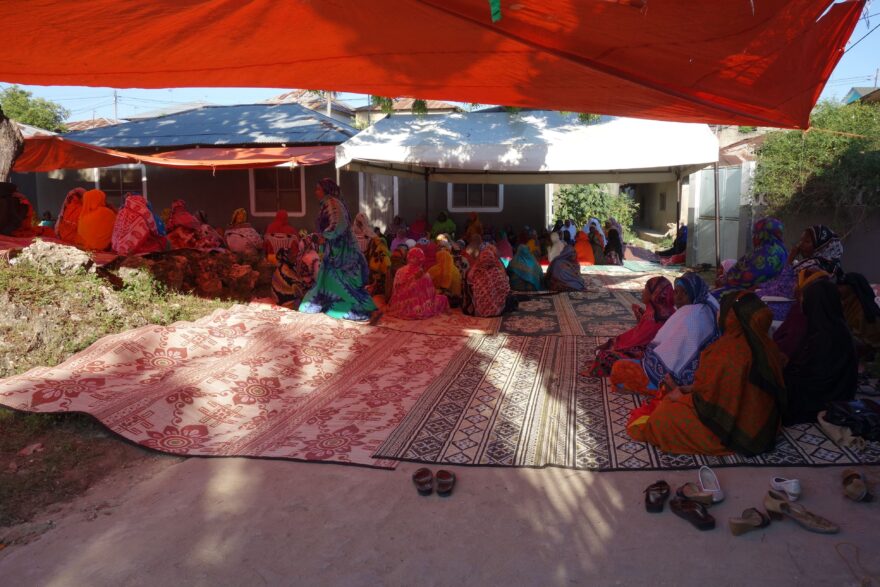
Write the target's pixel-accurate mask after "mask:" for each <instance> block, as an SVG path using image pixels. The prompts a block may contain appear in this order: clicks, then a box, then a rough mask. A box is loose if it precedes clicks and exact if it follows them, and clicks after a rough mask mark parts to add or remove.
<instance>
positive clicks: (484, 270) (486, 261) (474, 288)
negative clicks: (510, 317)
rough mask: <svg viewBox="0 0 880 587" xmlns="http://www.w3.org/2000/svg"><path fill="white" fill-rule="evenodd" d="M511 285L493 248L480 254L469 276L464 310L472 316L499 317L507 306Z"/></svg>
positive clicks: (465, 290)
mask: <svg viewBox="0 0 880 587" xmlns="http://www.w3.org/2000/svg"><path fill="white" fill-rule="evenodd" d="M509 295H510V282H509V281H508V280H507V273H505V271H504V265H503V264H502V263H501V260H500V259H499V258H498V252H497V251H496V250H495V247H494V246H492V245H488V246H486V247H485V248H484V249H483V250H482V251H480V256H479V257H478V258H477V261H476V263H475V264H474V265H473V267H471V269H470V271H468V273H467V278H466V280H465V284H464V296H463V301H462V311H463V312H464V313H465V314H468V315H470V316H482V317H489V316H500V315H501V314H503V313H504V311H505V309H506V308H507V307H508V304H509V301H508V297H509Z"/></svg>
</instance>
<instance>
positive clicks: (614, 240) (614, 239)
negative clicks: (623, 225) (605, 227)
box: [605, 228, 623, 262]
mask: <svg viewBox="0 0 880 587" xmlns="http://www.w3.org/2000/svg"><path fill="white" fill-rule="evenodd" d="M611 252H615V253H617V257H618V259H619V260H620V261H621V262H623V243H622V242H621V240H620V234H619V233H618V232H617V229H616V228H612V229H610V230H609V231H608V243H607V244H606V245H605V255H606V256H608V255H609V254H610V253H611Z"/></svg>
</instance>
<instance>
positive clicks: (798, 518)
mask: <svg viewBox="0 0 880 587" xmlns="http://www.w3.org/2000/svg"><path fill="white" fill-rule="evenodd" d="M764 509H766V510H767V513H768V514H769V515H770V518H771V519H773V520H777V521H778V520H782V519H784V518H785V517H786V516H788V517H789V518H791V519H792V520H794V521H795V522H797V523H798V524H800V525H801V527H802V528H804V529H805V530H809V531H810V532H817V533H819V534H837V533H838V532H840V527H839V526H838V525H837V524H835V523H834V522H832V521H830V520H826V519H825V518H823V517H822V516H819V515H816V514H814V513H813V512H811V511H809V510H807V508H805V507H804V506H802V505H800V504H798V503H791V502H790V501H788V498H787V497H786V496H785V494H783V493H779V492H778V491H773V490H772V489H771V490H770V491H769V492H767V495H765V496H764Z"/></svg>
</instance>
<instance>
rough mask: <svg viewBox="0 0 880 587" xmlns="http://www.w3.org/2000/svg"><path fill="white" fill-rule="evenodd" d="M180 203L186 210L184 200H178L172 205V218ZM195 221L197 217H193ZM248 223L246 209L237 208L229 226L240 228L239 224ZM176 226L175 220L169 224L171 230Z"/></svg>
mask: <svg viewBox="0 0 880 587" xmlns="http://www.w3.org/2000/svg"><path fill="white" fill-rule="evenodd" d="M178 203H180V205H181V206H182V207H184V208H185V205H184V203H183V200H176V201H175V202H174V204H172V205H171V209H172V211H171V214H172V217H173V215H174V206H175V205H176V204H178ZM187 214H189V212H187ZM189 215H190V216H192V214H189ZM193 220H195V217H193ZM247 221H248V215H247V212H246V211H245V209H244V208H236V210H235V212H233V213H232V218H231V219H230V221H229V226H238V225H239V224H245V223H246V222H247ZM174 224H176V223H175V222H173V218H172V222H169V223H168V225H169V228H170V229H173V228H174V226H173V225H174Z"/></svg>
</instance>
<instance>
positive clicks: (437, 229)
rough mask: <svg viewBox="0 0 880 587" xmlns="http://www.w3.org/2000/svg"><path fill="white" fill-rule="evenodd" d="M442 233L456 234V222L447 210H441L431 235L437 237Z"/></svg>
mask: <svg viewBox="0 0 880 587" xmlns="http://www.w3.org/2000/svg"><path fill="white" fill-rule="evenodd" d="M441 234H446V235H449V236H450V237H452V236H454V235H455V222H453V220H452V218H450V217H449V215H448V214H446V212H440V214H438V215H437V221H436V222H435V223H434V225H433V226H431V236H433V237H434V238H437V237H438V236H440V235H441Z"/></svg>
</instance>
